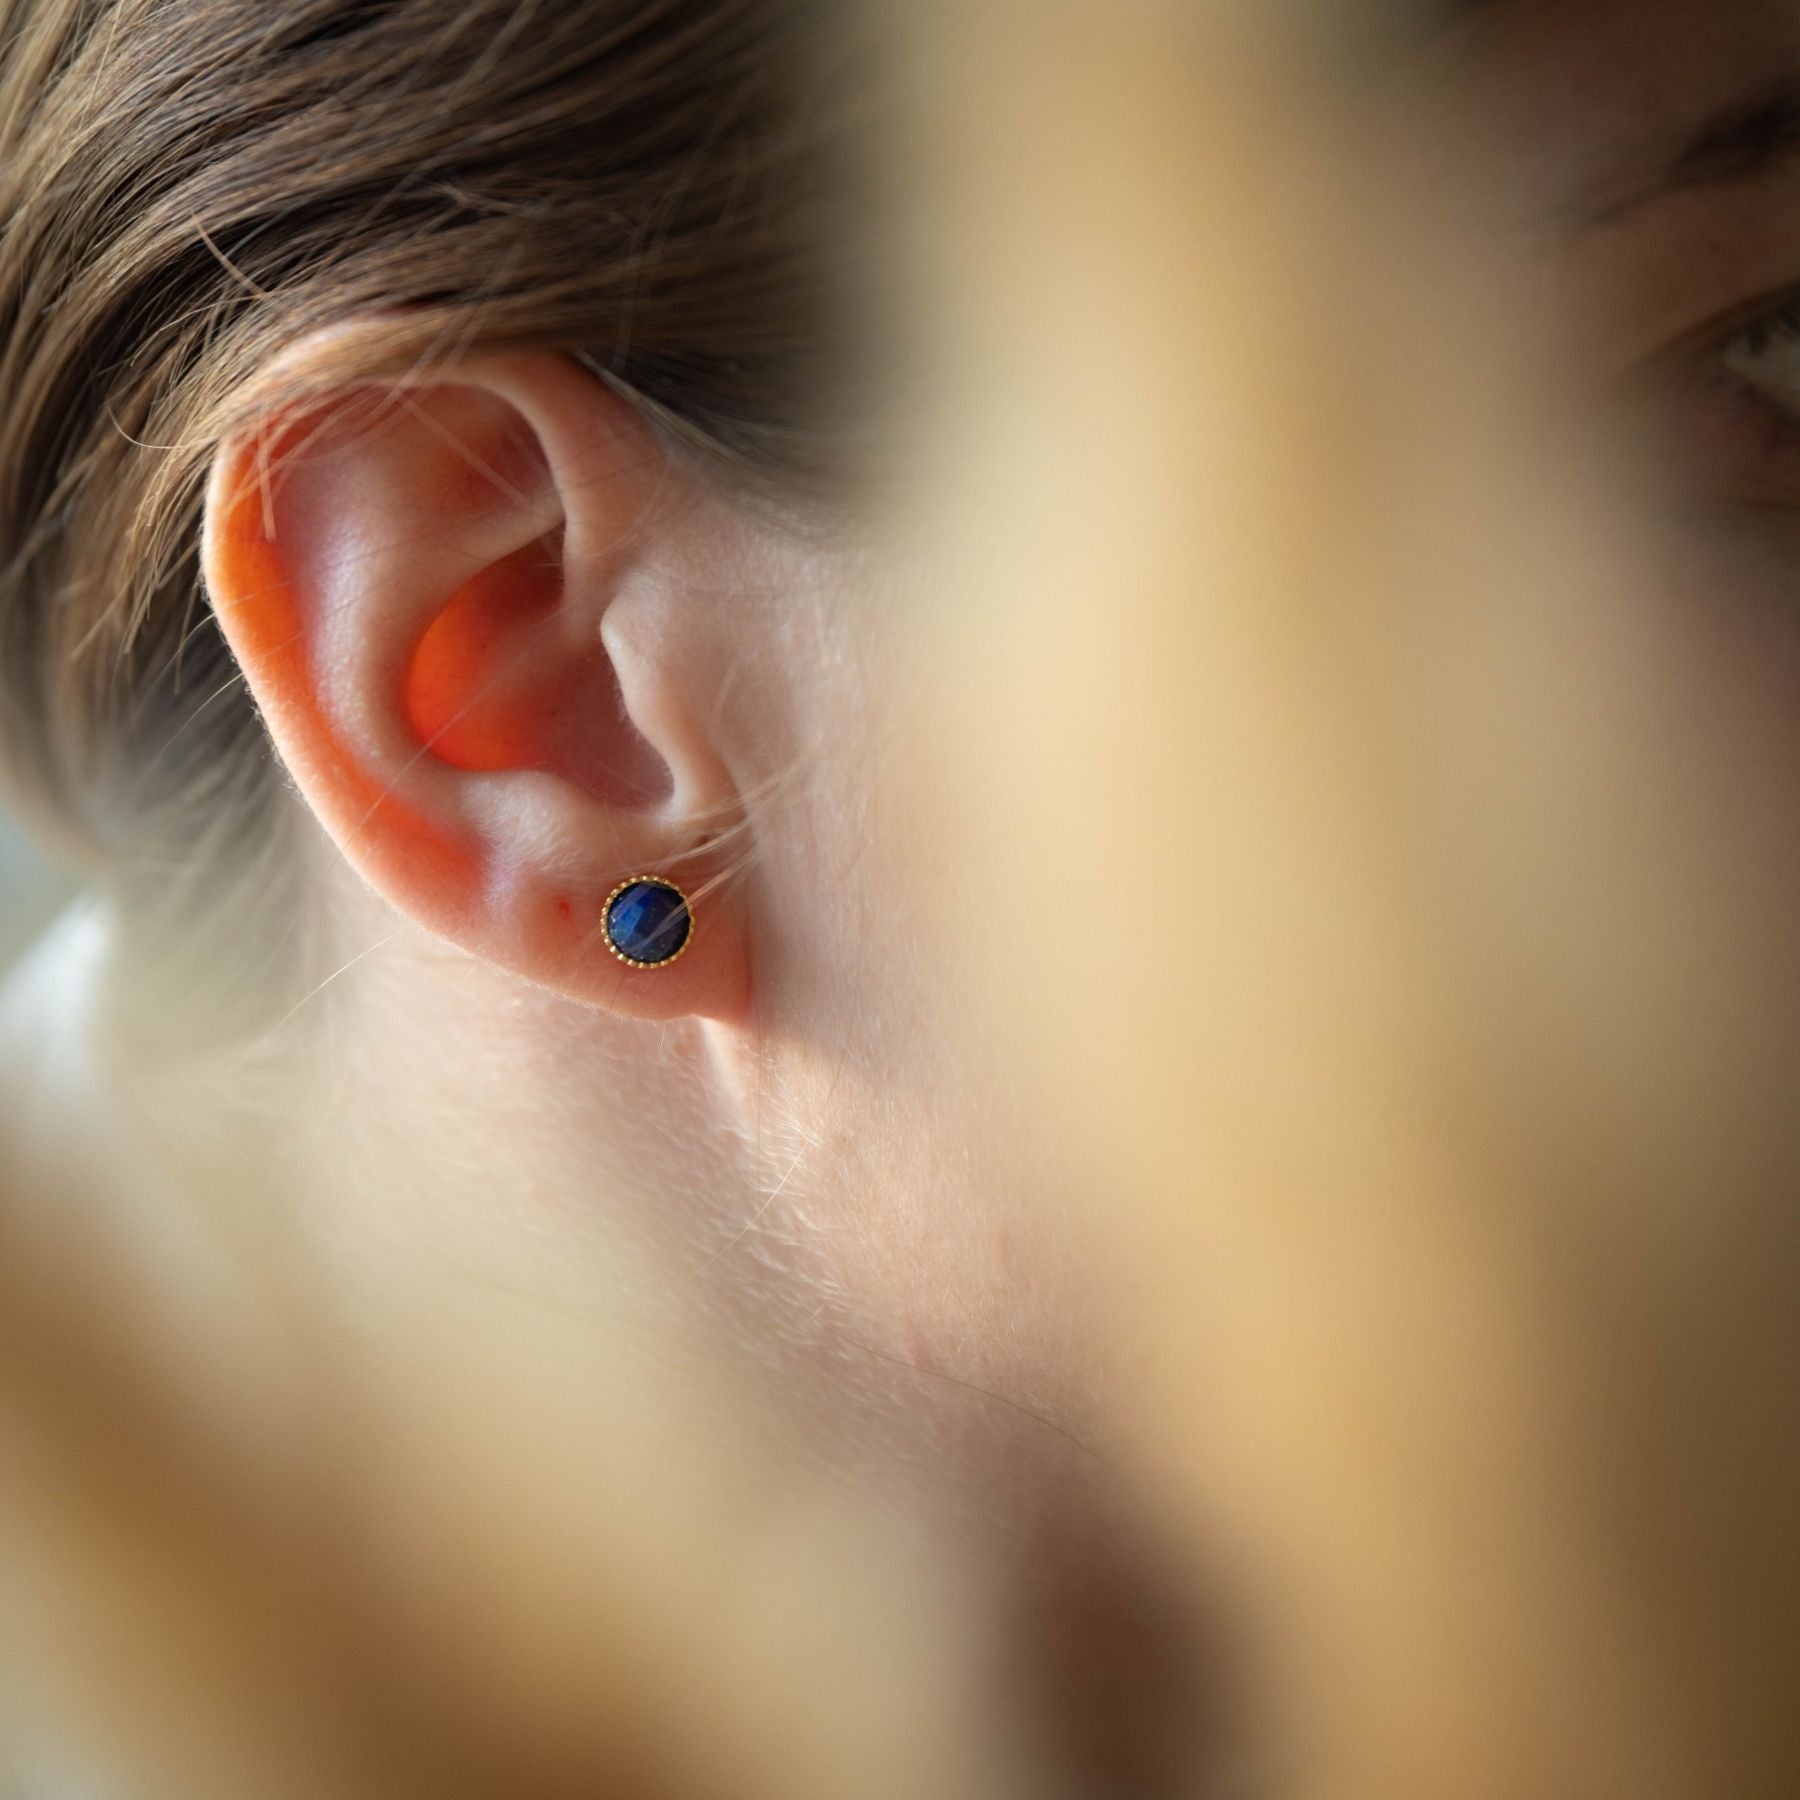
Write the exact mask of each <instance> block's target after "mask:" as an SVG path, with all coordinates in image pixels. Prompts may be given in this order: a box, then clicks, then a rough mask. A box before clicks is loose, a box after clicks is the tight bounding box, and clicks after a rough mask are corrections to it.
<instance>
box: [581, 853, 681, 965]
mask: <svg viewBox="0 0 1800 1800" xmlns="http://www.w3.org/2000/svg"><path fill="white" fill-rule="evenodd" d="M602 918H603V923H604V928H605V931H606V947H607V949H609V950H610V951H611V952H612V953H613V955H614V956H616V957H617V958H618V959H619V961H620V962H622V963H628V964H629V965H630V966H631V967H632V968H634V969H666V968H667V967H668V966H669V964H670V963H672V962H673V961H674V960H675V959H676V958H677V957H678V956H679V955H680V954H681V953H682V951H684V950H685V949H686V948H687V947H688V945H689V944H690V943H692V942H693V939H694V914H693V909H692V908H691V907H690V906H689V904H688V897H687V895H686V894H684V893H683V892H682V891H681V889H680V888H678V887H677V886H676V885H675V884H674V882H672V881H667V880H665V879H664V878H663V877H662V876H660V875H633V876H631V877H630V878H629V879H628V880H625V881H621V882H620V883H619V885H618V886H617V887H616V888H614V889H613V891H612V892H611V893H610V894H608V895H607V896H606V906H605V909H604V912H603V914H602Z"/></svg>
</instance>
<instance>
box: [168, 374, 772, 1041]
mask: <svg viewBox="0 0 1800 1800" xmlns="http://www.w3.org/2000/svg"><path fill="white" fill-rule="evenodd" d="M681 489H682V483H681V480H680V478H679V477H678V476H677V475H676V473H675V472H674V470H673V469H672V468H671V466H670V464H669V462H668V461H667V459H666V458H665V457H664V456H662V455H661V454H660V453H659V447H658V445H657V444H656V442H655V440H654V439H653V437H652V436H651V434H650V433H649V432H648V430H647V429H646V428H645V426H644V425H643V423H642V421H641V420H640V419H639V418H638V416H637V415H636V413H635V412H633V411H632V409H631V408H630V407H628V406H627V405H626V404H625V403H624V401H622V400H621V399H620V398H619V397H618V396H617V395H615V394H614V393H613V392H612V391H611V390H610V389H609V388H607V387H606V386H604V385H603V384H602V383H601V382H600V381H598V380H597V379H595V378H594V377H593V376H592V375H590V374H588V373H587V371H585V370H583V369H581V368H580V367H579V366H578V365H577V364H575V363H574V362H572V361H570V360H569V359H566V358H563V357H560V356H556V355H552V354H548V353H544V354H537V353H526V354H519V355H507V356H495V357H489V358H479V359H471V360H469V361H467V362H462V363H458V364H456V365H454V366H453V368H452V369H450V370H448V371H443V372H439V373H437V374H434V375H432V376H430V377H415V378H410V379H400V380H395V381H389V382H381V383H377V384H372V385H370V386H366V387H358V388H355V389H353V390H350V391H340V392H338V393H336V394H334V395H333V396H331V397H330V398H329V399H326V400H323V401H319V402H316V403H312V404H307V405H302V406H298V407H290V408H289V409H288V410H287V411H285V412H283V413H282V414H280V415H279V416H278V417H276V418H274V419H271V420H270V421H268V422H267V423H266V424H264V425H262V426H259V427H257V428H255V429H252V430H250V431H247V432H245V433H243V434H241V435H240V436H239V437H237V438H235V439H233V440H232V441H230V442H228V443H227V444H226V445H224V446H223V448H222V449H221V451H220V453H219V455H218V458H217V460H216V462H215V464H214V468H213V472H212V478H211V482H210V485H209V489H208V494H207V502H206V524H205V540H204V548H203V559H204V568H205V577H206V586H207V589H208V592H209V594H210V597H211V600H212V603H213V606H214V608H215V609H216V611H217V614H218V617H219V620H220V622H221V624H222V626H223V629H224V631H225V635H226V637H227V638H228V639H229V641H230V643H231V646H232V649H233V651H234V652H235V653H236V656H237V659H238V662H239V664H240V666H241V668H242V670H243V673H244V678H245V680H246V681H247V682H248V684H249V686H250V689H251V691H252V693H253V694H254V696H255V698H256V701H257V704H258V705H259V706H260V708H261V710H262V714H263V717H264V718H265V719H266V720H267V722H268V727H269V731H270V733H271V735H272V736H273V738H274V742H275V746H276V749H277V750H278V752H279V753H280V755H281V757H282V759H283V761H284V762H285V763H286V765H287V768H288V770H289V771H290V772H291V774H292V776H293V778H294V781H295V783H296V784H297V786H298V787H299V790H300V793H301V794H302V796H303V797H304V798H305V800H306V801H307V803H308V804H309V806H310V807H311V809H312V811H313V812H314V814H315V815H316V816H317V818H318V819H319V821H320V823H321V824H322V825H323V826H324V828H325V830H326V831H327V832H328V833H329V834H330V836H331V837H332V839H333V840H334V841H335V842H336V844H337V845H338V847H339V848H340V849H341V850H342V852H343V854H344V855H345V857H346V858H347V859H348V860H349V861H350V863H351V864H352V865H353V866H354V867H355V868H356V869H357V870H358V872H359V873H360V874H361V875H362V876H363V877H364V879H365V880H367V881H368V883H369V884H370V885H371V886H372V887H373V888H375V889H376V891H377V892H379V893H380V894H381V895H382V896H383V897H384V898H385V899H386V900H387V901H388V902H389V903H390V904H392V905H393V906H394V907H396V908H397V909H398V910H399V911H400V912H402V913H403V914H405V915H406V916H408V917H409V918H411V919H413V920H415V921H416V922H418V923H419V924H421V925H423V926H425V927H426V928H427V929H428V930H430V931H432V932H434V933H436V934H437V935H438V936H440V937H442V938H445V939H447V940H448V941H450V942H451V943H453V944H455V945H457V946H459V947H460V948H462V949H463V950H465V951H467V952H469V953H470V954H471V955H474V956H477V957H480V958H483V959H485V960H486V961H488V962H490V963H493V964H496V965H499V966H501V967H504V968H506V969H509V970H512V971H514V972H516V973H517V974H519V975H521V976H523V977H526V978H527V979H529V980H531V981H533V982H536V983H539V984H541V985H542V986H545V987H548V988H551V989H553V990H555V991H557V992H559V993H562V994H565V995H568V996H570V997H572V998H574V999H576V1000H579V1001H582V1002H584V1003H587V1004H590V1005H594V1006H599V1007H605V1008H609V1009H611V1010H613V1011H616V1012H618V1013H621V1014H626V1015H629V1016H632V1017H636V1018H644V1019H668V1018H675V1017H679V1016H682V1015H697V1016H702V1017H707V1018H713V1019H722V1020H727V1021H731V1020H736V1019H738V1018H740V1017H741V1016H742V1015H743V1013H744V1011H745V1009H746V1007H747V1004H748V998H749V965H748V952H747V940H746V935H745V932H744V929H743V924H742V920H741V918H740V917H739V916H738V910H737V906H736V904H735V903H734V901H733V899H732V897H731V896H730V894H729V893H728V892H727V891H726V889H725V886H724V878H725V876H726V874H727V873H728V870H727V868H726V865H725V863H724V862H723V860H722V851H721V847H720V840H721V838H722V836H723V834H725V833H726V832H728V831H729V828H730V827H731V826H732V825H733V824H734V823H735V822H736V817H737V796H736V794H735V792H734V790H733V786H732V783H731V779H730V777H729V775H728V773H727V771H726V769H725V767H724V764H723V761H722V759H721V757H720V756H719V755H718V754H717V753H716V751H715V748H714V746H713V745H712V744H710V743H709V742H708V741H707V737H706V735H705V732H704V730H703V729H702V721H703V720H705V719H707V718H709V717H711V716H713V710H714V709H713V708H712V706H711V704H710V701H709V697H708V696H706V695H705V694H703V693H700V692H697V691H695V684H696V683H698V682H699V681H700V680H701V676H700V675H699V673H698V671H700V670H704V669H706V668H709V667H716V666H717V658H716V657H715V656H711V655H706V654H700V653H698V647H697V646H690V645H689V644H688V643H687V642H686V639H687V638H688V637H691V636H692V635H693V634H694V633H695V632H696V631H699V630H701V629H703V628H704V627H703V626H702V624H701V619H702V613H703V610H704V609H703V608H701V607H700V606H699V604H698V602H697V597H696V596H694V595H692V594H689V593H687V592H685V591H684V589H683V583H682V581H681V577H680V574H679V569H680V558H679V556H677V555H675V554H672V553H671V539H672V538H673V537H678V535H679V533H680V532H681V531H682V530H683V529H685V528H686V526H685V524H684V521H685V520H686V519H687V518H688V516H689V514H690V513H691V512H692V511H694V510H695V509H684V508H683V507H682V506H681V505H680V503H679V502H680V496H681ZM690 649H693V650H694V653H693V654H689V651H690ZM711 698H714V699H716V696H713V697H711ZM640 875H654V876H657V877H660V878H663V879H665V880H667V881H668V882H670V883H672V884H673V885H674V886H676V887H677V888H679V889H680V890H681V891H682V892H683V893H684V894H685V895H686V896H687V897H688V899H689V903H690V907H691V915H692V932H691V937H690V938H689V940H688V943H687V946H686V948H685V949H684V950H683V952H682V954H681V955H680V956H678V957H677V958H675V959H674V960H672V961H669V962H666V963H664V964H662V965H661V966H657V967H640V966H634V965H633V964H632V963H630V962H627V961H625V960H623V959H622V958H621V957H620V956H619V955H618V954H617V953H616V950H615V948H614V946H613V943H612V941H611V938H610V937H609V933H608V931H607V928H606V918H605V912H606V907H607V902H608V898H609V896H610V895H612V894H613V892H614V890H615V889H617V888H618V887H619V886H620V885H621V884H622V883H624V882H626V881H628V880H630V879H631V878H633V877H636V876H640ZM626 942H627V944H629V939H627V940H626ZM639 948H642V947H641V946H639Z"/></svg>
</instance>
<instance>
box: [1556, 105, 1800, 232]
mask: <svg viewBox="0 0 1800 1800" xmlns="http://www.w3.org/2000/svg"><path fill="white" fill-rule="evenodd" d="M1796 155H1800V73H1794V74H1787V75H1783V76H1781V77H1780V78H1778V79H1777V80H1775V81H1772V82H1770V83H1768V84H1767V85H1766V86H1764V87H1762V88H1759V89H1757V90H1756V92H1755V93H1753V94H1751V95H1750V96H1749V97H1748V98H1747V99H1743V100H1737V101H1733V102H1732V103H1731V104H1730V105H1728V106H1724V107H1721V108H1720V109H1719V110H1718V111H1717V112H1716V113H1714V114H1712V115H1711V116H1710V117H1709V118H1707V119H1706V120H1704V121H1703V122H1702V123H1701V124H1700V126H1699V127H1698V128H1697V129H1696V130H1695V131H1693V132H1692V133H1691V134H1690V135H1688V136H1687V137H1686V138H1684V139H1683V140H1682V142H1681V143H1680V144H1679V145H1678V146H1677V147H1676V149H1675V151H1674V153H1673V154H1672V155H1670V156H1668V157H1667V158H1666V159H1665V160H1664V161H1662V162H1661V164H1660V165H1659V166H1657V167H1656V168H1655V169H1654V170H1653V171H1652V172H1651V173H1650V174H1649V175H1648V176H1646V177H1640V178H1639V179H1638V180H1636V181H1635V182H1633V183H1632V184H1630V185H1629V186H1626V187H1624V188H1623V190H1622V191H1621V190H1618V189H1615V190H1614V192H1612V193H1611V194H1610V195H1607V196H1605V197H1604V198H1602V199H1599V200H1596V201H1591V202H1589V203H1587V204H1586V205H1584V206H1583V207H1582V208H1581V209H1580V212H1579V217H1578V221H1577V222H1578V223H1580V224H1583V225H1590V226H1591V225H1610V224H1613V223H1614V222H1616V221H1617V220H1619V219H1621V218H1623V217H1624V216H1625V215H1626V214H1628V213H1632V212H1635V211H1636V210H1637V209H1638V208H1639V207H1640V206H1645V205H1648V204H1649V203H1650V202H1651V201H1653V200H1661V199H1664V198H1667V197H1668V196H1669V195H1672V194H1679V193H1686V192H1689V191H1691V190H1693V189H1695V188H1707V187H1723V186H1727V185H1730V184H1732V183H1736V182H1742V181H1752V180H1755V179H1756V178H1757V177H1758V176H1760V175H1765V174H1767V173H1768V172H1769V171H1770V170H1771V169H1773V168H1774V167H1775V166H1776V165H1777V164H1780V163H1783V162H1786V161H1788V160H1789V159H1790V158H1792V157H1794V156H1796Z"/></svg>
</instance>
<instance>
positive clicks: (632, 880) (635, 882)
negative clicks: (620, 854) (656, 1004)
mask: <svg viewBox="0 0 1800 1800" xmlns="http://www.w3.org/2000/svg"><path fill="white" fill-rule="evenodd" d="M634 887H659V888H667V889H668V890H669V892H670V893H671V894H673V895H674V896H675V898H676V899H677V900H679V901H680V902H681V910H682V911H683V912H684V913H686V914H687V936H686V937H684V938H683V939H682V940H681V947H680V948H679V949H678V950H677V951H676V952H675V954H674V955H673V956H665V957H664V958H663V959H662V960H661V961H660V962H644V961H642V960H641V959H640V958H638V957H635V956H628V955H626V953H625V952H624V951H623V950H621V949H620V948H619V946H618V945H617V944H616V943H614V942H613V934H612V909H613V902H614V901H615V900H617V899H618V897H619V896H620V895H621V894H622V893H624V892H625V891H626V889H628V888H634ZM699 929H700V922H699V920H697V919H696V918H695V917H694V906H693V902H692V901H690V900H689V899H688V897H687V895H686V894H685V893H683V892H682V890H681V889H680V888H679V887H677V886H676V885H675V883H674V882H672V881H671V880H670V879H669V878H668V876H666V875H627V876H626V877H625V879H624V880H623V881H621V882H620V883H619V885H618V886H617V887H616V888H614V889H613V891H612V892H611V893H610V894H608V895H607V896H606V899H605V901H604V902H603V903H602V905H601V908H600V934H601V936H602V937H604V938H605V940H606V947H607V949H608V950H610V951H611V952H612V954H613V955H614V956H615V957H617V958H618V960H619V961H620V962H622V963H623V964H624V965H625V966H626V967H627V968H628V969H666V968H668V967H669V965H670V964H671V963H678V962H680V961H681V959H682V958H683V957H684V956H686V955H687V953H688V946H689V945H691V944H692V943H693V941H694V933H695V932H696V931H698V930H699Z"/></svg>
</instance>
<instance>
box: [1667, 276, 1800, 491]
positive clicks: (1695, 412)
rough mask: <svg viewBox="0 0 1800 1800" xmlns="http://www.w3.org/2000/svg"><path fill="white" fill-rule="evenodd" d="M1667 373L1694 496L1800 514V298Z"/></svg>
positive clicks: (1711, 342)
mask: <svg viewBox="0 0 1800 1800" xmlns="http://www.w3.org/2000/svg"><path fill="white" fill-rule="evenodd" d="M1666 372H1667V373H1668V374H1669V375H1670V376H1671V377H1672V385H1671V387H1670V389H1669V390H1668V397H1669V398H1670V399H1671V400H1672V402H1673V405H1674V407H1675V411H1676V418H1675V423H1676V425H1677V428H1678V429H1677V443H1676V450H1677V454H1678V456H1679V459H1680V462H1681V465H1682V474H1683V480H1684V485H1685V486H1686V488H1687V490H1688V492H1689V494H1690V495H1691V497H1692V498H1694V499H1697V500H1700V501H1714V502H1721V501H1722V502H1726V503H1736V504H1739V505H1744V506H1753V507H1770V508H1779V509H1782V510H1787V509H1793V510H1795V511H1800V292H1795V293H1789V294H1787V295H1784V296H1783V297H1782V298H1781V299H1780V300H1778V301H1776V302H1774V303H1772V304H1770V305H1768V306H1766V307H1765V308H1764V309H1763V310H1762V311H1760V312H1758V313H1756V314H1755V315H1753V316H1752V317H1750V318H1748V319H1740V320H1739V321H1738V322H1737V323H1736V324H1735V325H1733V326H1732V327H1731V329H1730V332H1729V334H1728V335H1727V336H1725V337H1724V338H1722V339H1721V338H1720V337H1719V336H1718V335H1717V334H1716V332H1715V333H1714V334H1713V335H1711V336H1710V337H1709V339H1708V340H1707V341H1705V342H1703V343H1702V344H1700V345H1699V347H1698V348H1695V349H1689V350H1685V351H1683V352H1681V353H1679V354H1678V355H1677V356H1676V357H1675V358H1674V359H1673V361H1672V363H1671V365H1670V366H1669V367H1668V369H1667V371H1666Z"/></svg>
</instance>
